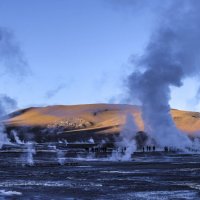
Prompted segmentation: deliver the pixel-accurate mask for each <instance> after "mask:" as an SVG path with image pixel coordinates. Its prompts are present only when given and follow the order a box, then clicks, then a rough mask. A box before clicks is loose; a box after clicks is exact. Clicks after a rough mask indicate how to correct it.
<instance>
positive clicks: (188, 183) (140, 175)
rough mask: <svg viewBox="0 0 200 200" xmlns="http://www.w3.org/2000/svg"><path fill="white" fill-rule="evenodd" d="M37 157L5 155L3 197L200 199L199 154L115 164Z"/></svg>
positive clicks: (0, 167)
mask: <svg viewBox="0 0 200 200" xmlns="http://www.w3.org/2000/svg"><path fill="white" fill-rule="evenodd" d="M32 153H33V155H32V156H33V160H32V161H33V162H30V159H31V158H30V152H29V153H28V152H21V151H19V150H17V149H15V150H9V151H8V150H7V151H2V152H1V153H0V199H22V200H23V199H88V200H90V199H97V200H103V199H115V200H118V199H123V200H125V199H134V200H137V199H138V200H143V199H144V200H157V199H164V200H165V199H166V200H167V199H178V200H182V199H194V200H195V199H200V155H198V154H173V153H165V154H163V155H160V154H159V155H158V154H156V153H155V154H154V153H149V154H148V153H146V154H143V153H141V154H138V155H135V156H134V157H133V160H132V161H130V162H113V161H109V160H106V159H93V157H92V156H90V157H88V159H81V158H80V157H79V158H78V159H72V158H67V157H66V155H67V154H66V153H65V152H59V151H58V150H55V151H53V150H52V151H50V150H49V151H44V150H43V151H41V152H36V154H34V153H35V152H34V151H32ZM58 156H59V157H58ZM64 157H65V158H64ZM27 163H29V165H27ZM59 163H60V164H62V165H60V164H59ZM31 164H32V166H31Z"/></svg>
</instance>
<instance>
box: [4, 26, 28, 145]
mask: <svg viewBox="0 0 200 200" xmlns="http://www.w3.org/2000/svg"><path fill="white" fill-rule="evenodd" d="M28 73H29V67H28V64H27V62H26V60H25V58H24V55H23V52H22V50H21V48H20V46H19V44H18V42H17V41H16V40H15V36H14V34H13V32H12V31H11V30H9V29H8V28H2V27H0V75H1V76H2V75H14V76H15V78H22V77H23V76H25V75H27V74H28ZM16 107H17V103H16V101H15V100H14V99H12V98H11V97H9V96H7V95H6V94H0V118H2V117H3V116H4V115H5V114H7V113H8V112H10V111H12V110H13V109H16ZM8 142H9V139H8V138H7V135H6V134H5V129H4V126H3V124H2V123H0V148H1V147H2V145H3V144H5V143H8Z"/></svg>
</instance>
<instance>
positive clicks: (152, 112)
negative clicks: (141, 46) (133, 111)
mask: <svg viewBox="0 0 200 200" xmlns="http://www.w3.org/2000/svg"><path fill="white" fill-rule="evenodd" d="M199 10H200V2H199V1H198V0H190V1H187V0H176V1H171V4H170V5H169V6H168V7H167V8H166V10H165V12H164V13H163V15H162V16H160V19H161V20H160V23H159V26H158V27H157V29H156V31H155V32H154V33H153V35H152V37H151V39H150V42H149V44H148V45H147V47H146V50H145V53H144V55H143V56H141V57H140V58H139V60H138V62H137V66H136V69H137V71H134V72H133V73H132V74H131V75H130V76H129V78H128V89H129V94H130V96H131V97H132V99H134V98H137V99H139V100H140V102H141V105H142V112H143V120H144V122H145V130H146V131H147V132H148V133H149V134H150V135H151V136H152V137H153V138H154V139H155V141H156V142H157V143H158V144H159V145H161V146H164V145H169V146H171V145H172V146H177V147H185V146H187V145H190V140H189V139H188V138H187V137H186V136H185V135H184V134H182V133H181V132H180V131H179V130H177V128H176V126H175V124H174V122H173V119H172V117H171V114H170V106H169V100H170V86H176V87H181V86H182V81H183V80H184V78H186V77H194V76H198V75H199V72H200V62H199V61H200V40H199V37H200V26H199V22H200V14H199Z"/></svg>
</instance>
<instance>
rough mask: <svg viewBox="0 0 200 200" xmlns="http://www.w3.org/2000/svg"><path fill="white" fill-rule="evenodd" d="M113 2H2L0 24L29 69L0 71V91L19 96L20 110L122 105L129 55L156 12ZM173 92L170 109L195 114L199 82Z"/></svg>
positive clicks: (138, 50)
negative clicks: (18, 74)
mask: <svg viewBox="0 0 200 200" xmlns="http://www.w3.org/2000/svg"><path fill="white" fill-rule="evenodd" d="M118 2H120V0H119V1H118V0H84V1H83V0H42V1H41V0H18V1H13V0H0V27H6V28H8V29H9V30H11V31H12V32H13V34H14V37H15V40H16V41H17V43H18V44H19V45H20V48H21V50H22V53H23V56H24V58H25V59H26V63H27V65H26V68H27V71H28V73H26V74H25V75H24V76H23V77H20V78H19V77H17V75H15V74H12V75H11V74H8V73H1V74H2V75H0V93H2V94H7V95H8V96H10V97H12V98H14V99H16V101H17V103H18V107H19V108H24V107H28V106H46V105H53V104H85V103H127V101H126V92H125V91H126V88H125V86H124V82H125V81H126V77H127V76H128V74H129V73H130V72H132V71H133V70H134V65H133V64H132V62H131V60H132V59H134V57H137V56H139V55H141V54H142V53H143V51H144V49H145V46H146V45H147V43H148V41H149V38H150V36H151V33H152V31H153V30H154V28H155V26H156V24H157V20H158V19H157V15H156V13H155V10H154V11H153V10H151V9H141V8H140V7H139V6H138V7H137V6H136V7H135V8H134V9H133V8H129V6H128V4H127V6H126V8H123V9H121V5H120V3H118ZM157 12H159V10H158V11H157ZM0 67H1V69H2V70H1V72H3V70H4V68H3V63H0ZM171 90H172V93H171V101H170V105H171V107H173V108H177V109H183V110H195V111H200V105H199V102H198V100H197V99H196V92H197V90H198V80H195V79H186V80H185V81H184V85H183V86H182V87H181V88H175V87H172V88H171Z"/></svg>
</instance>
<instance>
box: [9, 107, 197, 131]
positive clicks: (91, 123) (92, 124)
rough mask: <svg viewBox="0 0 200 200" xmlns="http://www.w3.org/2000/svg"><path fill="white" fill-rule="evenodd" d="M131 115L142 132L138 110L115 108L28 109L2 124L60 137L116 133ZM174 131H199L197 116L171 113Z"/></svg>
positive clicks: (134, 108)
mask: <svg viewBox="0 0 200 200" xmlns="http://www.w3.org/2000/svg"><path fill="white" fill-rule="evenodd" d="M127 113H131V114H132V115H133V117H134V118H135V121H136V123H137V125H138V127H139V128H140V130H143V121H142V119H141V112H140V108H139V107H138V106H132V105H118V104H87V105H71V106H65V105H55V106H47V107H31V108H27V109H22V110H18V111H16V112H14V113H11V114H10V115H9V117H8V119H7V120H6V121H5V124H6V126H7V127H41V128H47V129H49V130H50V129H54V130H57V131H62V133H63V134H64V133H69V132H70V133H81V132H82V131H84V132H86V131H88V132H98V133H106V134H107V133H116V132H119V130H120V128H121V127H122V125H123V124H124V122H125V118H126V115H127ZM171 114H172V117H173V119H174V121H175V123H176V125H177V127H178V128H179V129H180V130H182V131H184V132H186V133H188V134H190V135H191V134H192V135H193V134H196V133H197V132H199V131H200V113H198V112H188V111H181V110H175V109H173V110H171Z"/></svg>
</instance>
